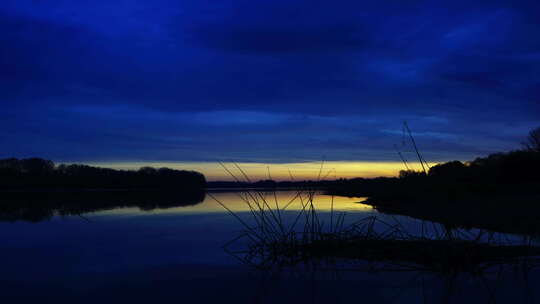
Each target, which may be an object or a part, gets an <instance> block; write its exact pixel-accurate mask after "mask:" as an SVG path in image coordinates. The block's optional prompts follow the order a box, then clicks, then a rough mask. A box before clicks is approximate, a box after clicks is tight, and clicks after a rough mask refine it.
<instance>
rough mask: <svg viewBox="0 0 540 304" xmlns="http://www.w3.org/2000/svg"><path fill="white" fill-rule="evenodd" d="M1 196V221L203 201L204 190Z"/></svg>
mask: <svg viewBox="0 0 540 304" xmlns="http://www.w3.org/2000/svg"><path fill="white" fill-rule="evenodd" d="M2 194H3V197H2V198H1V199H0V221H7V222H14V221H28V222H40V221H45V220H50V219H52V218H53V217H54V216H70V215H76V216H81V217H83V218H84V214H86V213H90V212H99V211H103V210H114V209H119V208H127V207H137V208H138V209H139V210H141V211H152V210H156V209H167V208H173V207H179V206H192V205H197V204H200V203H201V202H203V201H204V199H205V193H204V192H203V191H194V192H189V193H186V192H182V193H178V192H173V191H80V192H77V191H58V192H50V191H49V192H39V191H36V192H8V193H2Z"/></svg>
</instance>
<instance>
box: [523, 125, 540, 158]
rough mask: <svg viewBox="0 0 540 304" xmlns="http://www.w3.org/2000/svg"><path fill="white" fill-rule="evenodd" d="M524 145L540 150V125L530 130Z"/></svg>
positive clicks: (532, 149)
mask: <svg viewBox="0 0 540 304" xmlns="http://www.w3.org/2000/svg"><path fill="white" fill-rule="evenodd" d="M523 145H524V146H525V148H526V149H527V150H530V151H536V152H540V127H539V128H536V129H534V130H532V131H531V132H529V136H527V140H526V141H525V142H524V143H523Z"/></svg>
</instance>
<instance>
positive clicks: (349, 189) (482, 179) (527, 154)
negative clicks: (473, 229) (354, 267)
mask: <svg viewBox="0 0 540 304" xmlns="http://www.w3.org/2000/svg"><path fill="white" fill-rule="evenodd" d="M539 172H540V128H537V129H535V130H533V131H531V132H530V133H529V136H528V137H527V140H526V142H525V143H524V144H523V148H522V149H519V150H515V151H510V152H504V153H494V154H490V155H488V156H486V157H479V158H476V159H474V160H472V161H469V162H461V161H458V160H454V161H449V162H445V163H441V164H437V165H435V166H433V167H431V168H429V170H427V172H423V171H416V170H402V171H400V172H399V176H398V177H391V178H384V177H381V178H375V179H364V178H355V179H349V180H343V181H341V182H339V183H336V184H334V185H332V186H331V188H330V192H332V193H335V194H345V195H350V196H371V197H373V198H374V199H375V198H380V199H385V200H386V199H433V198H434V197H437V198H438V199H449V200H455V199H457V198H460V197H464V196H468V195H474V194H480V195H496V194H500V193H508V194H530V193H536V192H539V191H540V174H539Z"/></svg>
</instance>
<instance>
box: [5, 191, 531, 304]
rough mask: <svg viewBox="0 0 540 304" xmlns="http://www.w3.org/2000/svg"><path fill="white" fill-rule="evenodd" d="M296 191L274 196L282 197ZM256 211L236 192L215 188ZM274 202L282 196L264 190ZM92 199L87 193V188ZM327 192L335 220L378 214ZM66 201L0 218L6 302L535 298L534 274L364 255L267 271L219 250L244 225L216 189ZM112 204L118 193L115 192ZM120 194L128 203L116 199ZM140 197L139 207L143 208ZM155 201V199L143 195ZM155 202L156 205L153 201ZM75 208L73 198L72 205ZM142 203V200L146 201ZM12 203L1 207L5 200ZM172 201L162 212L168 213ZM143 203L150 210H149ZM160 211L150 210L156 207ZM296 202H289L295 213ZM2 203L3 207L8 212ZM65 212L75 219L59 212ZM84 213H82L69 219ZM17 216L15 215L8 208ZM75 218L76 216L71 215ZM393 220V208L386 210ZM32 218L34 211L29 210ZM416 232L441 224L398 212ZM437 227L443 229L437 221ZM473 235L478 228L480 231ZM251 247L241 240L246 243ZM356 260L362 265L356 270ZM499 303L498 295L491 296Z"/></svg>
mask: <svg viewBox="0 0 540 304" xmlns="http://www.w3.org/2000/svg"><path fill="white" fill-rule="evenodd" d="M295 194H296V192H294V191H281V192H277V193H276V195H277V200H278V202H279V204H280V205H281V204H283V203H286V202H288V201H289V200H290V199H292V197H294V195H295ZM212 195H215V196H218V197H219V200H220V201H222V202H223V203H224V204H226V206H227V207H228V208H231V209H232V210H234V211H235V212H239V213H240V214H241V215H242V216H245V217H246V218H248V215H249V214H248V212H247V211H248V207H247V206H246V205H245V203H243V202H242V201H241V200H240V199H239V196H238V195H239V194H238V193H233V192H220V193H215V192H214V193H212ZM265 195H267V196H268V198H269V199H268V201H269V202H273V201H274V200H275V198H274V197H273V193H266V194H265ZM89 196H90V195H89ZM333 199H334V201H333V204H332V197H331V196H326V195H318V196H317V197H316V198H315V200H314V204H315V205H316V207H317V209H318V210H321V220H324V221H325V222H327V223H328V222H329V221H328V220H327V219H328V216H329V213H330V210H331V209H332V208H331V207H332V206H333V207H334V209H335V211H339V212H342V211H347V213H348V214H349V215H348V219H349V220H350V221H351V222H353V221H357V220H359V219H362V218H365V217H366V216H370V215H373V214H377V212H376V211H375V210H373V209H371V207H369V206H366V205H362V204H359V203H358V202H359V201H362V199H361V198H345V197H334V198H333ZM92 201H94V202H95V201H100V200H94V199H93V198H91V197H87V198H86V199H84V200H83V201H79V203H78V204H77V205H76V206H82V208H79V209H69V208H67V207H66V206H67V205H68V204H70V203H69V202H70V201H69V200H66V201H65V202H64V203H62V204H59V205H57V206H60V207H61V208H57V209H55V210H57V211H56V212H57V213H54V214H52V215H50V216H49V217H48V219H50V220H49V221H42V222H39V223H29V222H20V221H19V222H15V223H10V222H3V223H0V247H1V248H0V249H1V250H0V255H1V256H2V259H0V267H1V268H2V271H1V273H0V281H2V282H3V284H2V285H0V293H1V294H2V300H4V301H5V302H6V303H36V302H51V303H100V302H119V303H121V302H129V303H156V302H172V301H178V302H181V303H195V302H197V303H211V302H217V301H219V302H223V301H226V302H232V303H295V304H297V303H306V302H307V303H348V302H352V301H356V302H365V303H375V302H376V303H422V302H423V303H486V302H487V303H490V302H497V303H508V302H512V303H516V304H517V303H537V302H535V301H537V300H538V299H539V297H538V293H539V292H540V290H538V289H537V288H531V286H533V287H534V286H537V285H538V283H539V277H540V276H539V273H538V271H537V270H535V269H532V270H527V271H522V270H524V269H523V267H521V266H517V265H518V264H516V267H513V266H511V267H506V268H505V269H493V271H490V272H487V273H484V274H483V275H482V276H478V275H477V276H475V275H471V274H457V275H441V274H433V273H426V272H420V271H408V272H403V271H399V272H397V271H385V270H384V269H381V268H379V269H374V268H371V270H369V269H368V271H358V269H359V267H358V266H359V264H361V263H362V262H355V263H354V264H353V263H352V262H350V263H348V264H340V266H342V267H340V268H339V269H337V268H336V267H327V266H328V264H327V265H326V266H325V265H319V266H317V265H316V266H317V267H312V268H311V269H305V268H304V269H302V268H298V269H287V270H281V271H272V272H258V271H254V270H253V269H251V268H247V267H244V266H243V265H241V264H239V263H238V262H237V261H236V260H235V259H234V258H233V257H231V256H229V255H227V254H226V253H225V252H224V251H223V249H222V246H223V245H225V244H226V243H227V242H228V241H230V240H231V239H233V238H234V237H236V236H237V234H238V232H239V231H240V230H241V228H242V227H241V226H240V225H239V224H238V223H237V222H236V221H235V219H233V218H232V217H231V216H229V215H228V214H226V212H225V210H224V209H223V207H221V206H220V205H219V204H218V203H217V202H215V201H214V200H212V199H211V198H210V197H209V196H206V197H204V199H203V198H200V201H199V203H197V202H195V203H194V204H192V205H187V206H185V205H183V206H182V207H180V206H179V205H177V204H178V202H186V203H189V202H188V201H182V200H181V198H180V197H179V198H177V199H176V198H175V199H172V198H171V197H170V196H169V198H168V199H167V198H164V199H163V200H161V201H160V200H149V201H148V200H143V199H142V198H141V197H133V199H131V200H116V202H115V204H116V205H113V204H112V203H101V204H102V205H99V206H97V207H99V208H105V209H106V210H104V209H99V208H97V207H96V206H95V205H94V207H93V208H96V209H91V208H86V207H85V206H86V205H85V204H86V203H83V202H92ZM112 201H114V200H112ZM118 202H120V203H118ZM136 202H138V203H137V204H138V205H137V204H135V203H136ZM145 202H146V203H145ZM149 202H152V204H150V203H149ZM71 206H73V205H71ZM141 207H143V208H141ZM3 208H4V207H3ZM151 208H154V209H151ZM161 208H164V209H161ZM143 209H144V210H143ZM148 209H151V210H148ZM299 209H300V205H299V204H292V205H291V206H290V207H289V208H287V210H289V211H291V212H290V214H295V213H297V212H295V211H298V210H299ZM3 210H5V209H3ZM59 210H63V212H64V214H65V215H66V216H64V217H60V216H57V215H58V214H60V211H59ZM69 210H72V211H73V212H75V211H77V212H80V211H84V213H82V214H83V216H84V217H85V218H87V219H88V220H89V221H87V220H84V219H83V218H81V217H79V216H72V215H70V213H69V212H67V211H69ZM11 214H12V216H13V218H16V213H11ZM73 214H75V213H73ZM378 216H379V217H380V218H381V219H385V220H386V221H387V222H389V223H392V221H393V217H391V216H390V215H382V214H379V215H378ZM22 218H26V217H22ZM396 218H398V219H399V221H400V224H401V225H403V226H404V227H405V228H406V229H408V231H410V232H411V233H417V234H422V233H424V230H425V234H426V235H428V236H429V235H431V234H433V233H436V232H437V230H436V229H434V228H432V227H431V225H430V227H425V226H424V223H423V222H421V221H418V220H415V219H412V218H409V217H399V216H396ZM439 228H440V227H439ZM473 232H474V231H473ZM240 245H242V244H240ZM353 266H354V267H353ZM494 299H495V300H496V301H494Z"/></svg>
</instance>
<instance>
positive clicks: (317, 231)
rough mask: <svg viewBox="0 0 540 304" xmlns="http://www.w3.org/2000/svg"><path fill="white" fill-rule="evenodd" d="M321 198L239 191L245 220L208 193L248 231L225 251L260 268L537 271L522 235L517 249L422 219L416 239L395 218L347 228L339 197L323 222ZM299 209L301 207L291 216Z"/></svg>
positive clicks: (240, 174)
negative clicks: (329, 264)
mask: <svg viewBox="0 0 540 304" xmlns="http://www.w3.org/2000/svg"><path fill="white" fill-rule="evenodd" d="M221 165H222V166H223V168H224V169H225V170H226V171H227V172H228V173H229V174H230V175H231V176H232V177H233V178H234V179H235V180H236V181H247V182H251V180H250V179H249V176H248V175H247V174H246V172H244V171H243V170H242V168H240V167H239V166H238V165H236V164H233V167H234V170H233V169H231V168H228V167H227V166H225V164H221ZM233 171H234V172H233ZM322 171H323V166H322V165H321V169H320V171H319V174H318V178H317V180H318V181H319V180H320V179H321V177H324V176H325V175H323V174H322ZM292 178H293V176H292V174H291V179H292ZM317 194H318V190H316V189H310V188H302V189H297V190H296V191H295V193H294V195H293V197H292V199H290V200H289V201H287V202H279V200H278V197H277V195H276V189H273V190H272V191H268V190H265V191H261V190H252V189H246V190H244V191H243V192H241V193H239V199H241V200H242V201H243V202H244V203H245V204H246V206H248V210H249V212H248V213H249V218H248V219H247V220H246V219H244V218H243V217H242V216H241V215H240V214H237V213H235V212H233V211H232V210H231V209H230V208H228V207H227V206H226V204H224V203H223V202H221V201H220V200H219V199H218V198H216V197H215V196H213V195H212V194H211V193H209V194H208V195H209V197H211V198H212V199H214V200H215V201H216V202H217V203H218V204H220V205H221V206H222V207H223V208H224V209H225V210H227V211H228V212H229V213H230V214H231V215H232V216H233V217H234V218H236V219H237V220H238V222H239V223H241V225H242V227H243V230H242V231H241V233H240V235H239V236H238V237H237V238H235V239H234V240H232V241H231V242H229V243H227V244H226V245H225V246H224V248H225V249H226V250H227V251H228V252H229V253H230V254H232V255H234V256H235V257H237V258H238V259H240V260H241V261H242V262H244V263H247V264H249V265H252V266H254V267H257V268H263V269H268V268H272V267H283V266H294V265H298V264H309V263H314V262H318V261H321V260H324V261H328V260H329V259H333V260H335V261H339V260H362V261H368V262H370V263H375V264H377V265H378V267H379V269H385V270H388V269H390V268H391V269H394V270H399V271H404V270H410V271H418V270H422V271H432V272H444V273H448V272H462V271H466V272H470V273H478V272H481V271H484V270H485V269H488V268H490V267H493V266H495V265H500V264H511V263H516V262H519V263H525V264H527V265H528V266H530V265H535V266H536V265H537V264H538V261H539V260H538V257H539V256H540V248H539V247H537V246H535V245H534V241H533V239H532V238H531V237H523V240H522V242H520V243H519V244H516V243H515V242H511V241H510V240H508V239H506V238H505V235H504V234H499V233H495V232H489V231H485V230H479V231H477V232H474V233H473V232H470V231H467V230H464V229H455V228H450V227H447V226H444V225H442V224H437V223H434V222H426V223H425V222H424V221H422V229H421V233H420V234H413V233H410V232H408V231H407V229H406V228H405V227H404V226H403V225H402V224H401V223H400V222H399V221H398V220H397V219H396V218H395V217H393V216H390V217H389V218H390V219H391V222H388V221H383V220H381V219H380V218H378V217H377V216H368V217H365V218H363V219H360V220H357V221H354V222H352V223H349V224H346V223H345V217H346V213H344V212H336V211H335V210H334V204H333V197H332V198H331V200H332V201H331V207H330V212H329V219H328V214H327V215H325V216H326V218H327V221H326V222H325V221H324V220H323V216H321V212H320V211H319V210H317V207H316V204H315V197H316V195H317ZM293 204H299V208H296V209H295V210H290V209H289V207H290V206H291V205H293ZM285 213H287V214H288V216H287V217H285V216H284V214H285ZM291 214H292V216H291ZM428 225H431V227H430V229H429V233H428V229H427V226H428ZM241 239H242V240H245V241H247V242H245V244H246V245H245V246H244V247H243V248H242V249H241V250H231V249H230V247H232V246H231V245H232V244H233V243H235V242H237V241H239V240H241ZM381 263H382V264H381Z"/></svg>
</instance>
